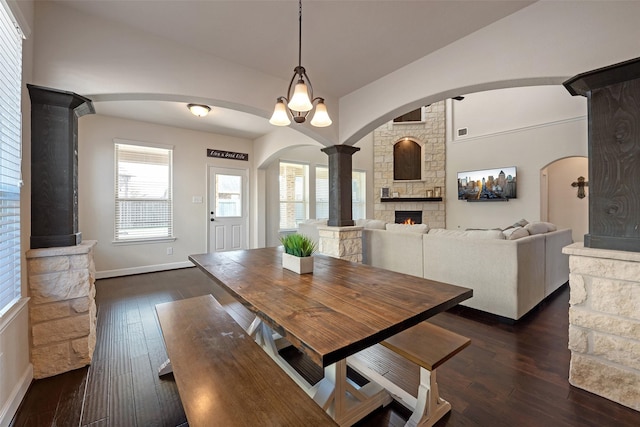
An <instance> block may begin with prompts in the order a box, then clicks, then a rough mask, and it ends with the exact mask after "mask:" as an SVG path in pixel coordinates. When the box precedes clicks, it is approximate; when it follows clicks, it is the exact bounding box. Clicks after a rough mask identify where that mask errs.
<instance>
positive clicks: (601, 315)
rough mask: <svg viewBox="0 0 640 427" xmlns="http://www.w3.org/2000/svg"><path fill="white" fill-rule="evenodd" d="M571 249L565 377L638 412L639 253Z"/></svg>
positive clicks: (580, 246) (567, 250) (575, 246)
mask: <svg viewBox="0 0 640 427" xmlns="http://www.w3.org/2000/svg"><path fill="white" fill-rule="evenodd" d="M563 252H564V253H566V254H569V255H570V256H569V266H570V271H571V273H570V277H569V283H570V287H571V296H570V300H569V303H570V308H569V349H570V350H571V367H570V370H569V382H570V383H571V384H572V385H574V386H576V387H579V388H582V389H585V390H587V391H590V392H592V393H595V394H597V395H599V396H603V397H606V398H607V399H610V400H613V401H615V402H618V403H620V404H622V405H625V406H628V407H630V408H633V409H635V410H639V411H640V253H636V252H624V251H616V250H607V249H594V248H585V247H584V245H583V243H574V244H573V245H570V246H567V247H565V248H564V249H563Z"/></svg>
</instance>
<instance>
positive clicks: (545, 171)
mask: <svg viewBox="0 0 640 427" xmlns="http://www.w3.org/2000/svg"><path fill="white" fill-rule="evenodd" d="M580 176H582V177H584V178H585V181H586V182H588V181H589V171H588V159H587V158H586V157H581V156H580V157H578V156H576V157H565V158H563V159H558V160H556V161H554V162H552V163H550V164H548V165H547V166H545V167H544V168H542V169H541V171H540V184H541V188H540V219H541V220H542V221H548V222H551V223H553V224H556V225H557V226H558V228H571V230H572V231H573V233H572V236H573V241H574V242H581V241H582V240H583V238H584V235H585V234H587V233H588V231H589V189H588V187H585V188H584V197H582V198H581V197H579V193H578V189H579V187H577V182H578V177H580ZM572 183H576V186H575V187H574V186H572Z"/></svg>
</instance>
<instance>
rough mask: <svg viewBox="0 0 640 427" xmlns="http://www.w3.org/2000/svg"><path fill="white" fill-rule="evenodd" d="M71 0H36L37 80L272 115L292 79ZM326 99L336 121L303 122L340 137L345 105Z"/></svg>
mask: <svg viewBox="0 0 640 427" xmlns="http://www.w3.org/2000/svg"><path fill="white" fill-rule="evenodd" d="M64 3H65V2H49V1H39V2H37V3H36V11H37V13H36V25H37V28H38V37H37V40H36V60H37V61H36V64H35V65H36V68H35V74H34V76H33V77H34V79H33V80H34V81H33V83H35V84H38V85H42V86H48V87H53V88H57V89H63V90H68V91H72V92H76V93H79V94H81V95H85V96H89V97H91V96H92V95H104V94H109V95H117V94H121V95H123V94H139V95H140V97H139V98H138V99H148V98H146V97H145V95H149V94H152V95H154V98H156V99H157V98H158V97H160V96H159V95H162V94H168V95H174V96H175V95H179V96H185V97H189V96H192V97H194V98H197V99H198V100H199V102H205V103H206V104H208V105H211V106H221V107H227V108H233V109H236V110H239V111H245V112H247V113H251V114H255V115H258V116H261V117H265V118H269V117H270V116H271V113H272V112H273V105H274V104H273V102H274V101H275V99H276V98H277V97H278V96H280V95H281V92H282V88H286V87H287V84H288V83H289V82H288V80H285V78H287V79H288V77H284V78H275V77H273V76H270V75H267V74H264V73H261V72H258V71H256V70H253V69H251V68H248V67H245V66H240V65H237V64H234V63H231V62H229V61H226V60H224V59H221V58H218V57H214V56H212V55H209V54H207V53H205V52H202V51H199V50H196V49H193V48H190V47H187V46H184V45H181V44H178V43H176V42H174V41H171V40H167V39H162V38H159V37H156V36H153V35H151V34H148V33H145V32H143V31H139V30H134V29H131V28H129V27H127V26H124V25H118V24H115V23H113V22H109V21H107V20H104V19H99V18H96V17H93V16H89V15H86V14H83V13H81V12H78V11H77V10H74V9H72V8H69V7H67V6H65V5H64ZM156 7H161V5H156ZM178 31H179V29H178ZM80 35H81V36H80ZM220 42H223V41H220ZM160 98H161V97H160ZM185 99H188V98H185ZM325 101H326V103H327V108H329V111H336V113H335V114H334V115H335V116H336V117H335V118H334V123H335V125H334V126H329V127H327V128H314V127H312V126H309V125H304V126H298V127H297V130H298V131H300V132H302V133H306V134H308V135H310V136H312V137H313V138H314V139H316V140H318V141H322V142H323V143H325V144H326V145H333V144H335V142H333V141H337V132H338V130H337V129H338V116H337V110H338V105H337V100H335V99H334V98H333V97H331V96H329V95H327V98H326V99H325Z"/></svg>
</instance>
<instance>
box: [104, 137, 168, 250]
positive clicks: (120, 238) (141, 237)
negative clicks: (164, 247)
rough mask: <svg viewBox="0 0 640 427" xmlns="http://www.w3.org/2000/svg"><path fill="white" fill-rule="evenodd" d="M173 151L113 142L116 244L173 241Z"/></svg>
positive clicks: (157, 147)
mask: <svg viewBox="0 0 640 427" xmlns="http://www.w3.org/2000/svg"><path fill="white" fill-rule="evenodd" d="M172 157H173V148H166V147H165V148H162V147H159V146H149V145H136V144H133V143H125V142H122V141H116V143H115V158H116V174H115V177H116V183H115V184H116V212H115V213H116V221H115V241H116V242H133V241H145V240H162V239H172V238H173V202H172V201H173V198H172V193H173V189H172V163H173V162H172Z"/></svg>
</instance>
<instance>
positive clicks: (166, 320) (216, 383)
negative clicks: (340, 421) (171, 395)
mask: <svg viewBox="0 0 640 427" xmlns="http://www.w3.org/2000/svg"><path fill="white" fill-rule="evenodd" d="M156 311H157V313H158V319H159V320H160V327H161V329H162V335H163V336H164V342H165V345H166V348H167V354H168V355H169V359H170V360H171V366H172V368H173V374H174V377H175V380H176V384H177V386H178V392H179V394H180V399H181V400H182V404H183V407H184V410H185V413H186V415H187V420H188V422H189V426H190V427H200V426H212V425H220V426H254V425H273V426H302V425H314V426H315V425H318V426H320V425H323V426H325V425H336V424H335V422H334V421H333V420H332V419H331V417H330V416H329V415H328V414H327V413H326V412H324V411H323V410H322V408H320V407H319V406H318V405H317V404H316V403H315V402H314V401H313V400H312V399H311V398H310V397H309V396H308V395H307V394H306V393H305V392H304V391H303V390H302V389H301V388H300V387H298V386H297V385H296V383H295V382H294V381H293V380H292V379H291V378H289V376H287V374H286V373H285V372H284V371H283V370H282V369H280V367H279V366H278V365H277V364H276V363H275V362H274V361H273V360H272V359H271V358H270V357H269V356H268V355H267V354H266V353H265V352H264V351H263V350H262V349H261V348H260V346H259V345H258V344H257V343H256V342H255V341H253V339H252V338H251V337H250V336H249V335H247V334H246V332H245V331H244V330H243V329H242V328H241V327H240V326H239V325H238V324H237V323H236V322H235V321H234V320H233V319H232V318H231V316H229V314H227V312H226V311H225V310H224V308H223V307H222V306H221V305H220V304H219V303H218V302H217V301H216V300H215V299H214V298H213V296H211V295H205V296H200V297H195V298H189V299H184V300H179V301H174V302H168V303H164V304H158V305H156Z"/></svg>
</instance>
